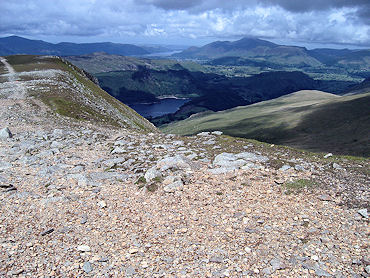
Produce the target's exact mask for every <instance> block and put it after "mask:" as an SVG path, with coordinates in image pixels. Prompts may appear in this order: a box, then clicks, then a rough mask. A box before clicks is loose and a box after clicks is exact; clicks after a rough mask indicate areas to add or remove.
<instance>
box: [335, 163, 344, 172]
mask: <svg viewBox="0 0 370 278" xmlns="http://www.w3.org/2000/svg"><path fill="white" fill-rule="evenodd" d="M333 168H334V169H336V170H341V169H343V167H342V166H340V165H339V164H338V163H335V162H334V163H333Z"/></svg>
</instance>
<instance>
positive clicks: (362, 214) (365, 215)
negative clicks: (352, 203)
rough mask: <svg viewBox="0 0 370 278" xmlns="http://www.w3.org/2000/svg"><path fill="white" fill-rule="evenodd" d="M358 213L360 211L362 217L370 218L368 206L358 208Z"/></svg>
mask: <svg viewBox="0 0 370 278" xmlns="http://www.w3.org/2000/svg"><path fill="white" fill-rule="evenodd" d="M357 213H358V214H359V215H361V216H362V217H364V218H366V219H368V218H369V215H368V213H367V208H365V209H360V210H358V211H357Z"/></svg>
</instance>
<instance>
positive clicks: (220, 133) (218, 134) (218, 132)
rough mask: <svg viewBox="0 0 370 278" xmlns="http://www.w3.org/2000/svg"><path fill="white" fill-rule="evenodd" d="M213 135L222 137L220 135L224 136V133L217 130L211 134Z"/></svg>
mask: <svg viewBox="0 0 370 278" xmlns="http://www.w3.org/2000/svg"><path fill="white" fill-rule="evenodd" d="M211 134H213V135H217V136H220V135H222V134H223V132H222V131H218V130H216V131H212V132H211Z"/></svg>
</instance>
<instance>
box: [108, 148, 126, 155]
mask: <svg viewBox="0 0 370 278" xmlns="http://www.w3.org/2000/svg"><path fill="white" fill-rule="evenodd" d="M125 152H126V149H125V148H123V147H115V148H114V149H113V150H112V152H111V154H122V153H125Z"/></svg>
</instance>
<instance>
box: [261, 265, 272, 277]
mask: <svg viewBox="0 0 370 278" xmlns="http://www.w3.org/2000/svg"><path fill="white" fill-rule="evenodd" d="M274 272H275V270H274V269H273V268H272V267H271V266H270V267H266V268H264V269H262V273H263V274H265V275H271V274H273V273H274Z"/></svg>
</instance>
